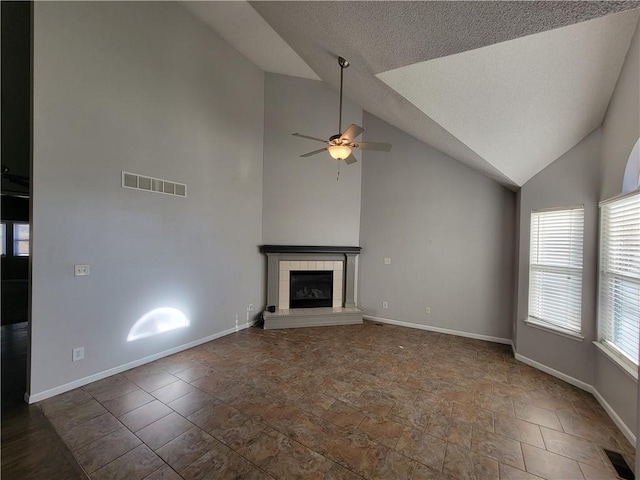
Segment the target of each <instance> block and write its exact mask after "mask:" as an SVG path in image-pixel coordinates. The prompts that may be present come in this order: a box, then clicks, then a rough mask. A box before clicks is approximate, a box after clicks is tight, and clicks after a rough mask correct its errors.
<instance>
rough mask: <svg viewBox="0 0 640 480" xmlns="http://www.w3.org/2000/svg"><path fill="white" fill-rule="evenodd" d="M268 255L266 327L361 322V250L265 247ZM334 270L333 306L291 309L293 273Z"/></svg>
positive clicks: (330, 247)
mask: <svg viewBox="0 0 640 480" xmlns="http://www.w3.org/2000/svg"><path fill="white" fill-rule="evenodd" d="M260 250H261V251H262V253H264V254H266V256H267V306H274V307H275V312H268V311H266V312H264V315H263V317H264V320H265V328H267V329H270V328H291V327H307V326H309V327H311V326H320V325H346V324H356V323H362V311H361V310H360V309H359V308H357V306H356V304H355V264H356V261H355V259H356V256H357V255H358V254H359V253H360V247H335V246H300V245H263V246H262V247H260ZM297 270H302V271H318V270H324V271H332V272H333V305H332V307H319V308H297V309H290V308H289V306H290V305H289V293H290V292H289V287H290V283H289V282H290V272H291V271H297Z"/></svg>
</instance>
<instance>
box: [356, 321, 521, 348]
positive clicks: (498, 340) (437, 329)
mask: <svg viewBox="0 0 640 480" xmlns="http://www.w3.org/2000/svg"><path fill="white" fill-rule="evenodd" d="M362 318H364V319H365V320H371V321H372V322H380V323H388V324H391V325H399V326H401V327H409V328H417V329H418V330H428V331H429V332H436V333H446V334H447V335H456V336H458V337H466V338H475V339H476V340H485V341H487V342H494V343H503V344H506V345H511V339H510V338H501V337H492V336H490V335H480V334H479V333H468V332H462V331H460V330H450V329H448V328H440V327H432V326H430V325H422V324H419V323H409V322H401V321H399V320H391V319H390V318H382V317H372V316H371V315H363V316H362Z"/></svg>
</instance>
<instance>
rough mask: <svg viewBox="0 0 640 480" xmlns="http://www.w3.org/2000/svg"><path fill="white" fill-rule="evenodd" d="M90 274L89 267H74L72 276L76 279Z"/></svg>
mask: <svg viewBox="0 0 640 480" xmlns="http://www.w3.org/2000/svg"><path fill="white" fill-rule="evenodd" d="M89 273H91V268H90V266H89V265H75V266H74V272H73V275H74V276H76V277H84V276H87V275H89Z"/></svg>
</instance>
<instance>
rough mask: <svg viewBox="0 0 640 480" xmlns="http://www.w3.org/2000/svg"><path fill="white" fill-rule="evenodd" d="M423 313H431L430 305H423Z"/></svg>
mask: <svg viewBox="0 0 640 480" xmlns="http://www.w3.org/2000/svg"><path fill="white" fill-rule="evenodd" d="M424 313H426V314H427V315H429V314H430V313H431V307H428V306H427V307H424Z"/></svg>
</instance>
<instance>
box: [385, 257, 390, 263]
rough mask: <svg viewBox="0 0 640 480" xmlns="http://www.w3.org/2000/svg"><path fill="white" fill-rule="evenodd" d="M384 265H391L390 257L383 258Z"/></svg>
mask: <svg viewBox="0 0 640 480" xmlns="http://www.w3.org/2000/svg"><path fill="white" fill-rule="evenodd" d="M384 264H385V265H391V257H384Z"/></svg>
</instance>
